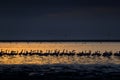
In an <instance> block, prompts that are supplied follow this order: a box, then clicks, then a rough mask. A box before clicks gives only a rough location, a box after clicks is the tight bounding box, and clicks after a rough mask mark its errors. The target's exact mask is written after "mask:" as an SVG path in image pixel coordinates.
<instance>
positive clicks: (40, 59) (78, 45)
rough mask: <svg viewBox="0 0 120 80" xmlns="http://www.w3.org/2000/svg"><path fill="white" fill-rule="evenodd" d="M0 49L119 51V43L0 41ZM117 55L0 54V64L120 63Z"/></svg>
mask: <svg viewBox="0 0 120 80" xmlns="http://www.w3.org/2000/svg"><path fill="white" fill-rule="evenodd" d="M0 49H1V50H2V51H5V50H8V51H12V50H14V51H18V52H20V51H21V50H26V51H30V50H42V51H43V52H46V50H52V51H54V50H55V49H58V50H60V51H62V50H64V49H66V50H76V52H81V51H85V50H86V51H88V50H91V51H92V52H94V51H97V50H98V51H101V52H104V51H105V50H107V51H112V52H116V51H120V43H118V42H115V43H110V42H106V43H105V42H103V43H97V42H95V43H94V42H91V43H90V42H86V43H83V42H52V43H50V42H30V43H27V42H19V43H17V42H11V43H7V42H5V43H0ZM119 60H120V59H119V57H115V56H112V57H111V58H105V57H102V56H101V57H84V56H83V57H79V56H76V55H75V56H38V55H34V56H21V55H16V56H1V57H0V64H97V63H103V64H104V63H116V64H120V62H119Z"/></svg>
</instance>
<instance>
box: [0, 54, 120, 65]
mask: <svg viewBox="0 0 120 80" xmlns="http://www.w3.org/2000/svg"><path fill="white" fill-rule="evenodd" d="M106 63H107V64H108V63H111V64H120V58H119V57H115V56H111V57H103V56H101V57H93V56H91V57H85V56H82V57H81V56H37V55H34V56H19V55H17V56H2V57H0V64H106Z"/></svg>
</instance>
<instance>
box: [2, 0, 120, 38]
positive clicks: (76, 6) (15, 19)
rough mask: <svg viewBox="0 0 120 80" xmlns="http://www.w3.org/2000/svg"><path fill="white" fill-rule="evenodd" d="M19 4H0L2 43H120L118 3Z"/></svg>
mask: <svg viewBox="0 0 120 80" xmlns="http://www.w3.org/2000/svg"><path fill="white" fill-rule="evenodd" d="M18 1H19V0H18ZM18 1H17V0H16V1H11V0H9V1H6V0H4V2H0V40H51V39H54V40H55V39H57V40H59V39H60V40H61V39H62V40H71V39H72V40H73V39H74V40H78V39H79V40H88V39H89V40H95V39H100V40H104V39H108V40H109V39H114V40H118V39H119V40H120V1H119V0H43V1H41V0H39V1H35V0H29V1H25V0H23V1H22V0H20V1H19V2H18Z"/></svg>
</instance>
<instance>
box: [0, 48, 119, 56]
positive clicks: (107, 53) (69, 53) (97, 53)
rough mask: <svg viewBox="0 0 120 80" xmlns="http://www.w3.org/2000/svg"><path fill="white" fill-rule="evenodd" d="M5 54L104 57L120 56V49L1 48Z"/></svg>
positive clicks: (0, 52) (0, 53)
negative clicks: (10, 49) (17, 49)
mask: <svg viewBox="0 0 120 80" xmlns="http://www.w3.org/2000/svg"><path fill="white" fill-rule="evenodd" d="M3 55H9V56H14V55H24V56H28V55H29V56H32V55H38V56H75V55H77V56H98V57H99V56H103V57H110V56H120V51H117V52H115V53H113V52H112V51H104V52H103V53H101V52H100V51H95V52H93V53H92V51H91V50H89V51H82V52H78V53H77V52H76V51H75V50H72V51H68V50H65V49H64V50H63V51H60V50H57V49H56V50H54V51H52V50H46V52H43V51H42V50H31V51H27V50H21V51H20V52H18V51H13V50H12V51H9V50H5V51H3V50H1V51H0V56H3Z"/></svg>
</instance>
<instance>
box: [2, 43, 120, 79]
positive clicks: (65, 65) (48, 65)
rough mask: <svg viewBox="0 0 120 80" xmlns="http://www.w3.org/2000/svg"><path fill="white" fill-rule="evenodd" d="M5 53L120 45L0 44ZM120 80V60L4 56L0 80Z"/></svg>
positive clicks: (117, 46) (116, 45)
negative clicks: (6, 51)
mask: <svg viewBox="0 0 120 80" xmlns="http://www.w3.org/2000/svg"><path fill="white" fill-rule="evenodd" d="M0 48H1V49H2V50H3V51H4V50H9V51H10V50H18V51H21V50H22V49H24V50H31V49H32V50H43V51H44V52H45V51H46V50H48V49H50V50H54V49H59V50H61V51H62V50H63V49H66V50H73V49H74V50H76V52H79V51H85V50H86V51H88V50H91V51H92V52H94V51H97V50H99V51H101V52H104V51H105V50H107V51H112V52H116V51H119V50H120V43H119V42H117V43H116V42H115V43H111V42H106V43H105V42H104V43H96V42H95V43H93V42H92V43H86V42H72V43H70V42H67V43H65V42H64V43H0ZM8 79H9V80H10V79H12V80H17V79H20V80H90V79H96V80H120V57H119V56H118V57H116V56H111V57H103V56H100V57H93V56H91V57H85V56H37V55H34V56H19V55H16V56H1V57H0V80H8Z"/></svg>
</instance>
